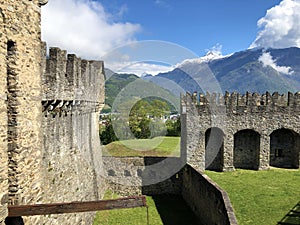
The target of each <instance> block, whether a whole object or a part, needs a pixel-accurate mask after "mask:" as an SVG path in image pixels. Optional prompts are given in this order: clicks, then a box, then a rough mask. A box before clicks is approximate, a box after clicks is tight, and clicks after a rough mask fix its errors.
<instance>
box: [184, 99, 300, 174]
mask: <svg viewBox="0 0 300 225" xmlns="http://www.w3.org/2000/svg"><path fill="white" fill-rule="evenodd" d="M181 102H182V106H181V107H182V112H183V113H182V118H181V120H182V127H183V128H182V144H181V149H182V151H183V153H182V154H184V155H185V157H186V159H187V162H188V163H190V164H191V165H193V166H195V167H196V168H199V169H200V170H202V171H203V170H205V168H209V169H211V167H214V168H213V169H215V170H232V169H234V168H235V167H236V168H246V169H268V168H269V166H270V164H271V166H278V167H286V168H299V134H300V103H299V93H295V94H292V93H288V96H286V95H279V94H278V93H274V94H273V95H270V94H269V93H266V94H264V95H259V94H257V93H255V94H250V93H247V94H246V95H243V96H242V95H240V94H236V93H232V94H229V93H226V94H225V95H224V96H221V97H220V96H217V95H207V96H204V95H200V96H198V94H197V93H195V94H194V95H193V96H192V95H189V94H187V95H185V96H182V98H181ZM211 128H213V129H212V132H210V133H209V131H210V129H211ZM214 130H215V132H213V131H214ZM219 130H220V132H221V131H222V132H223V133H224V136H223V139H224V140H223V143H222V141H217V140H221V136H220V135H219V134H218V133H219V132H218V131H219ZM276 131H280V133H281V135H279V136H278V135H276ZM208 133H209V134H210V135H208ZM277 134H278V133H277ZM284 136H286V137H287V138H283V139H284V140H283V139H282V138H280V137H284ZM280 140H281V142H284V144H278V142H280ZM216 145H217V146H216ZM207 151H210V152H207ZM278 153H279V154H278ZM220 155H221V159H222V160H217V161H218V162H219V167H218V166H216V164H215V163H216V159H218V158H220ZM208 156H209V157H208Z"/></svg>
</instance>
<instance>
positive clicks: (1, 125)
mask: <svg viewBox="0 0 300 225" xmlns="http://www.w3.org/2000/svg"><path fill="white" fill-rule="evenodd" d="M0 9H2V5H1V4H0ZM4 20H5V18H4V15H3V13H0V34H1V35H0V137H1V141H0V178H1V180H0V200H1V202H0V224H3V220H4V219H5V217H6V216H7V197H8V157H7V128H8V124H7V104H6V100H7V77H6V74H7V66H6V56H7V46H6V43H7V39H6V36H5V35H3V34H4V33H5V26H4Z"/></svg>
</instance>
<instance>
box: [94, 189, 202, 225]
mask: <svg viewBox="0 0 300 225" xmlns="http://www.w3.org/2000/svg"><path fill="white" fill-rule="evenodd" d="M117 197H118V196H117V195H115V194H112V193H111V192H109V191H108V192H106V194H105V199H112V198H117ZM146 199H147V205H148V210H149V225H187V224H188V225H197V224H198V221H197V218H196V216H195V215H194V214H193V213H192V212H191V210H190V208H189V207H188V206H187V205H186V203H185V202H184V200H183V199H182V198H181V196H174V195H161V196H160V195H158V196H147V197H146ZM93 225H147V208H132V209H116V210H107V211H100V212H97V214H96V217H95V220H94V223H93Z"/></svg>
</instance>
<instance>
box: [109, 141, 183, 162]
mask: <svg viewBox="0 0 300 225" xmlns="http://www.w3.org/2000/svg"><path fill="white" fill-rule="evenodd" d="M103 156H116V157H120V156H176V157H179V156H180V137H156V138H152V139H133V140H125V141H116V142H112V143H110V144H108V145H105V146H103Z"/></svg>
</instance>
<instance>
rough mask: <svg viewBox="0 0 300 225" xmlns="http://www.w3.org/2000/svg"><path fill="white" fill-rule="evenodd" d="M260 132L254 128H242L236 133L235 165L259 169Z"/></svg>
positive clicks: (241, 167) (242, 167)
mask: <svg viewBox="0 0 300 225" xmlns="http://www.w3.org/2000/svg"><path fill="white" fill-rule="evenodd" d="M259 150H260V134H259V133H257V132H256V131H254V130H250V129H246V130H240V131H238V132H237V133H235V134H234V150H233V165H234V167H235V168H240V169H255V170H256V169H258V166H259Z"/></svg>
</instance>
